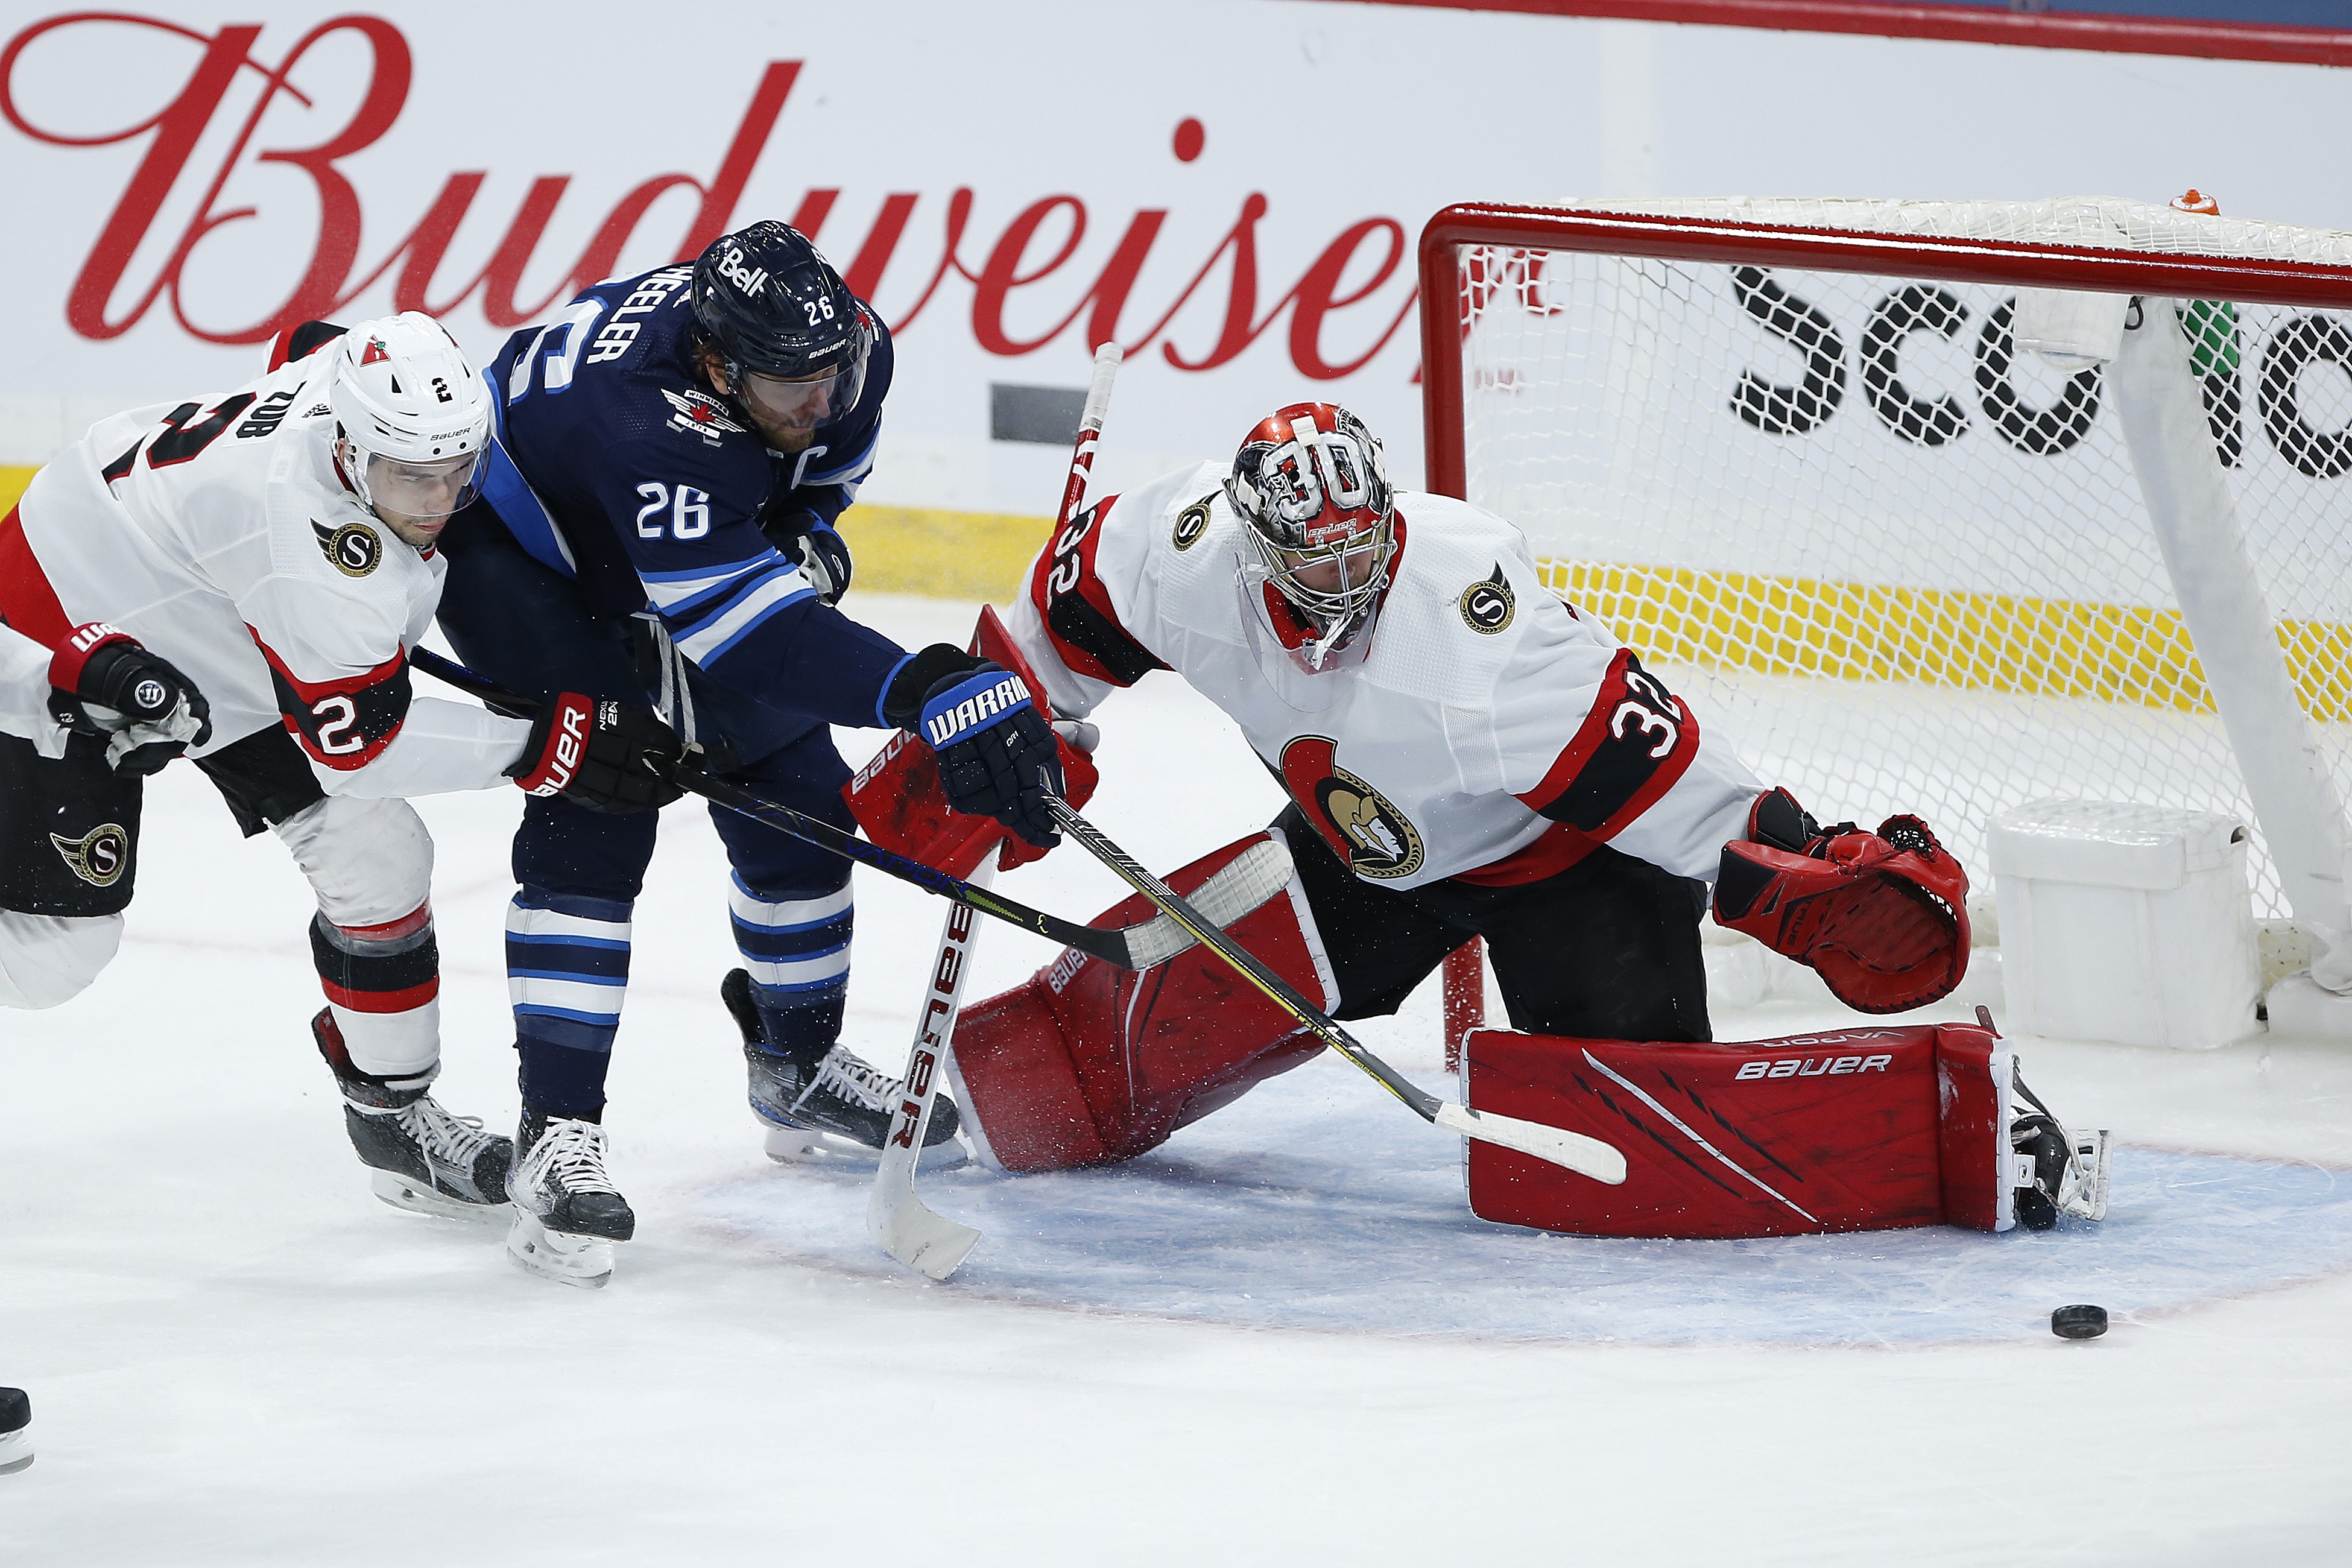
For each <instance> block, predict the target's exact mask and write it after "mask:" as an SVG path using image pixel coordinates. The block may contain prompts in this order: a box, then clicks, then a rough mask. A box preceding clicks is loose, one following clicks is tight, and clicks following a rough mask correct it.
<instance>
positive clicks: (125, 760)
mask: <svg viewBox="0 0 2352 1568" xmlns="http://www.w3.org/2000/svg"><path fill="white" fill-rule="evenodd" d="M49 716H50V717H51V718H53V719H55V720H56V721H58V723H59V724H61V725H63V726H65V727H66V728H67V729H68V730H72V731H77V732H79V733H80V734H85V735H104V736H106V737H107V742H106V761H107V765H108V766H110V767H111V768H112V769H113V770H114V771H115V772H116V773H121V774H124V775H125V776H127V777H133V778H136V777H142V776H144V775H146V774H148V773H154V772H155V771H156V770H157V769H159V768H161V767H162V766H163V764H164V763H168V762H170V761H171V760H172V759H173V757H176V756H178V755H179V754H180V753H181V752H184V751H186V750H187V749H188V748H189V747H190V746H192V745H194V746H201V745H203V744H204V743H205V742H206V741H209V740H211V739H212V734H213V720H212V709H211V707H210V706H209V705H208V704H207V703H206V702H205V694H204V693H203V692H201V691H199V690H197V689H196V683H195V682H194V681H193V680H190V679H188V678H187V677H186V676H184V675H183V674H181V673H180V671H179V669H178V668H177V667H175V666H174V665H173V663H172V662H171V661H170V660H169V659H166V658H161V657H160V656H158V655H156V654H153V653H150V652H149V651H148V650H147V648H146V647H145V645H143V644H142V643H141V642H140V641H139V639H138V638H137V637H132V636H131V634H130V633H128V632H122V631H117V630H116V629H115V628H114V627H112V626H108V625H107V624H106V623H105V622H104V621H90V622H88V623H87V624H85V625H82V626H76V627H74V628H73V630H72V631H70V632H68V634H66V640H65V641H64V643H62V644H61V645H59V647H58V650H57V654H56V656H55V657H54V658H51V659H50V660H49Z"/></svg>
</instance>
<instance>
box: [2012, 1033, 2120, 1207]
mask: <svg viewBox="0 0 2352 1568" xmlns="http://www.w3.org/2000/svg"><path fill="white" fill-rule="evenodd" d="M2010 1081H2011V1090H2012V1092H2013V1093H2014V1094H2015V1096H2016V1098H2017V1099H2018V1100H2021V1101H2023V1103H2024V1105H2025V1106H2029V1107H2031V1108H2032V1109H2031V1110H2024V1109H2021V1110H2019V1111H2018V1112H2017V1114H2016V1115H2014V1116H2013V1117H2012V1118H2011V1121H2010V1124H2009V1146H2010V1148H2011V1150H2012V1151H2014V1152H2015V1153H2016V1154H2017V1156H2018V1159H2019V1162H2020V1164H2019V1170H2018V1175H2019V1178H2020V1179H2019V1182H2018V1186H2017V1223H2018V1224H2020V1225H2021V1226H2024V1227H2025V1228H2026V1229H2028V1230H2048V1229H2050V1228H2051V1227H2052V1226H2054V1225H2056V1224H2057V1223H2058V1216H2059V1215H2061V1214H2070V1215H2074V1216H2076V1217H2077V1218H2079V1219H2105V1217H2106V1214H2107V1159H2108V1154H2107V1131H2106V1129H2105V1128H2101V1129H2100V1130H2099V1131H2095V1132H2070V1131H2067V1129H2066V1126H2065V1124H2064V1123H2063V1122H2062V1121H2059V1120H2058V1119H2057V1118H2056V1117H2055V1116H2053V1115H2051V1114H2050V1108H2049V1107H2048V1106H2046V1105H2044V1104H2042V1097H2041V1096H2039V1095H2037V1094H2035V1093H2034V1092H2033V1091H2032V1089H2028V1088H2026V1087H2025V1079H2024V1078H2023V1077H2022V1076H2021V1075H2018V1074H2017V1073H2016V1071H2015V1069H2014V1068H2011V1080H2010ZM2029 1161H2030V1162H2031V1168H2030V1170H2029V1168H2028V1167H2027V1165H2026V1162H2029Z"/></svg>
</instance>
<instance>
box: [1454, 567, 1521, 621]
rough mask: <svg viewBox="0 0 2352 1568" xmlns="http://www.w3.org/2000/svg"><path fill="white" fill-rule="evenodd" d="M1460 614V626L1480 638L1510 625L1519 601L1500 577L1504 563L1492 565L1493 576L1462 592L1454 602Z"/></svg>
mask: <svg viewBox="0 0 2352 1568" xmlns="http://www.w3.org/2000/svg"><path fill="white" fill-rule="evenodd" d="M1456 603H1457V604H1458V605H1459V606H1460V608H1461V611H1462V624H1463V625H1464V626H1468V627H1469V628H1470V629H1471V630H1472V631H1474V632H1476V633H1477V634H1478V635H1479V636H1480V637H1493V636H1494V635H1495V634H1496V632H1499V631H1501V630H1502V629H1503V628H1504V627H1505V626H1509V625H1510V624H1511V617H1512V616H1515V615H1517V613H1518V608H1519V606H1518V600H1517V598H1516V597H1515V596H1513V595H1512V593H1511V584H1510V582H1509V580H1508V579H1507V578H1506V577H1504V575H1503V563H1501V562H1499V561H1497V562H1496V563H1495V574H1494V575H1493V576H1492V577H1489V578H1486V580H1485V581H1484V582H1478V583H1473V584H1470V585H1469V586H1468V587H1467V588H1465V589H1463V590H1462V597H1461V598H1460V599H1459V600H1458V601H1456Z"/></svg>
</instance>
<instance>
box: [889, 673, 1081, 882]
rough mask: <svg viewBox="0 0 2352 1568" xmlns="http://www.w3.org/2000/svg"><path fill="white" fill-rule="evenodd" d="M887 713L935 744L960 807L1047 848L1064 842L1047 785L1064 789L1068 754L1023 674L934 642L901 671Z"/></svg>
mask: <svg viewBox="0 0 2352 1568" xmlns="http://www.w3.org/2000/svg"><path fill="white" fill-rule="evenodd" d="M882 716H883V717H884V718H885V719H887V720H888V721H890V722H891V723H893V724H896V725H898V727H899V728H901V729H905V730H912V731H915V732H916V733H917V734H919V735H920V736H922V737H923V739H925V740H926V741H929V742H930V743H931V750H932V751H934V752H938V753H939V759H940V788H941V789H943V790H944V791H946V793H947V797H948V804H949V805H951V806H953V807H954V808H955V809H956V810H958V811H961V812H965V813H968V814H970V815H971V816H992V817H994V818H995V819H996V820H997V821H999V822H1001V823H1003V825H1004V826H1006V827H1008V828H1010V829H1011V830H1012V831H1013V832H1014V833H1017V834H1019V835H1020V836H1021V837H1023V838H1024V839H1025V840H1027V841H1028V842H1029V843H1031V844H1034V845H1036V846H1037V847H1039V848H1041V849H1042V848H1051V847H1053V846H1055V845H1056V844H1059V843H1060V842H1061V841H1062V836H1061V833H1060V832H1059V830H1057V829H1056V828H1055V826H1054V819H1053V817H1052V816H1050V815H1049V814H1048V813H1047V812H1046V810H1045V795H1046V794H1047V792H1049V791H1050V792H1051V793H1052V794H1055V795H1060V794H1061V793H1062V788H1063V784H1062V759H1061V754H1060V752H1059V751H1058V750H1057V749H1056V748H1055V743H1054V731H1053V730H1052V728H1051V727H1050V726H1048V725H1047V724H1046V722H1045V719H1044V718H1043V717H1042V716H1041V715H1040V714H1039V713H1038V711H1037V705H1036V704H1035V703H1034V702H1033V701H1031V700H1030V699H1029V688H1028V687H1027V686H1026V685H1024V684H1023V682H1022V679H1021V678H1020V677H1019V676H1017V675H1014V674H1013V673H1012V672H1011V671H1009V670H1007V669H1006V668H1004V667H1003V665H1000V664H996V663H993V662H992V661H991V660H988V659H984V658H975V657H974V656H972V655H971V654H968V653H966V652H964V650H963V649H961V648H960V647H953V646H951V645H950V644H947V643H934V644H932V645H931V646H930V647H927V648H925V649H923V650H922V651H921V652H920V653H918V654H916V655H915V656H914V657H913V658H910V659H908V661H907V663H906V665H905V667H904V668H901V669H900V670H899V671H898V679H895V680H893V681H892V682H891V683H890V689H889V690H888V691H887V693H885V695H884V697H883V700H882Z"/></svg>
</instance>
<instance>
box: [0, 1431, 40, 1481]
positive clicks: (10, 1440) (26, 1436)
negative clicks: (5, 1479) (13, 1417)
mask: <svg viewBox="0 0 2352 1568" xmlns="http://www.w3.org/2000/svg"><path fill="white" fill-rule="evenodd" d="M32 1462H33V1429H32V1428H31V1427H29V1426H19V1427H18V1428H17V1429H16V1430H15V1431H14V1432H9V1433H5V1434H0V1476H13V1475H15V1474H16V1472H17V1471H18V1470H21V1469H23V1468H25V1467H26V1465H29V1464H31V1463H32Z"/></svg>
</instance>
